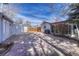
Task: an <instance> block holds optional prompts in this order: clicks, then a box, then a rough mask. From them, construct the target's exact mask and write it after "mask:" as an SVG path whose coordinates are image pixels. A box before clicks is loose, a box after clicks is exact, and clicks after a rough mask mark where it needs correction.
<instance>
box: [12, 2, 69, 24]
mask: <svg viewBox="0 0 79 59" xmlns="http://www.w3.org/2000/svg"><path fill="white" fill-rule="evenodd" d="M12 5H13V7H14V8H17V11H18V14H17V17H24V18H25V19H26V20H29V21H31V22H33V23H37V24H38V23H40V22H42V21H48V22H54V21H55V20H56V19H57V20H58V21H63V20H66V19H67V18H68V16H67V15H65V16H64V15H63V13H64V12H63V11H64V10H65V9H67V8H69V4H64V3H16V4H12Z"/></svg>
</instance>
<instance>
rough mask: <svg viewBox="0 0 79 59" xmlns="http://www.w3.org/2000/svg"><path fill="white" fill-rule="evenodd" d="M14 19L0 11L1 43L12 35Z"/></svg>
mask: <svg viewBox="0 0 79 59" xmlns="http://www.w3.org/2000/svg"><path fill="white" fill-rule="evenodd" d="M12 25H13V21H12V20H11V19H9V18H8V17H7V16H6V15H4V14H3V13H0V43H1V42H3V41H4V40H6V39H7V38H9V37H10V36H11V35H12V28H13V27H12Z"/></svg>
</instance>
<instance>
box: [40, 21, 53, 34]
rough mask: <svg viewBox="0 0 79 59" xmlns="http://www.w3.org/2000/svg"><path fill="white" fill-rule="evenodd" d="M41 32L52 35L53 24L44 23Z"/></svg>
mask: <svg viewBox="0 0 79 59" xmlns="http://www.w3.org/2000/svg"><path fill="white" fill-rule="evenodd" d="M41 31H42V32H43V33H52V29H51V23H49V22H43V23H42V24H41Z"/></svg>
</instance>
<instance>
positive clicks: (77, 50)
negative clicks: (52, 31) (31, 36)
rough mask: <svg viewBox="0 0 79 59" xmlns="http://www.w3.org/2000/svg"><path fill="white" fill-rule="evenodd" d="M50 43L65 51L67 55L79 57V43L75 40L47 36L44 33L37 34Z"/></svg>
mask: <svg viewBox="0 0 79 59" xmlns="http://www.w3.org/2000/svg"><path fill="white" fill-rule="evenodd" d="M37 34H38V35H40V36H41V37H43V38H44V39H46V40H47V41H49V42H50V43H52V44H54V45H56V46H57V47H59V48H61V49H63V50H64V51H65V52H66V53H69V54H71V55H79V47H78V46H77V44H78V42H76V41H74V40H73V39H72V40H70V39H67V38H61V37H55V36H53V35H46V34H43V33H37Z"/></svg>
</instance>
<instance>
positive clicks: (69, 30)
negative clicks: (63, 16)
mask: <svg viewBox="0 0 79 59" xmlns="http://www.w3.org/2000/svg"><path fill="white" fill-rule="evenodd" d="M41 31H42V32H43V33H52V34H55V35H65V36H70V37H76V38H79V27H78V26H77V24H72V23H68V22H65V21H60V22H54V23H49V22H43V23H42V24H41Z"/></svg>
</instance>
